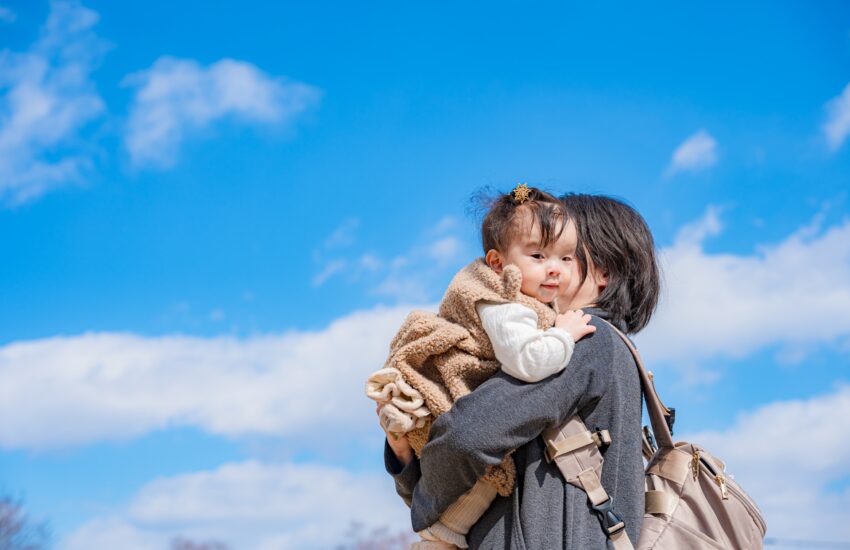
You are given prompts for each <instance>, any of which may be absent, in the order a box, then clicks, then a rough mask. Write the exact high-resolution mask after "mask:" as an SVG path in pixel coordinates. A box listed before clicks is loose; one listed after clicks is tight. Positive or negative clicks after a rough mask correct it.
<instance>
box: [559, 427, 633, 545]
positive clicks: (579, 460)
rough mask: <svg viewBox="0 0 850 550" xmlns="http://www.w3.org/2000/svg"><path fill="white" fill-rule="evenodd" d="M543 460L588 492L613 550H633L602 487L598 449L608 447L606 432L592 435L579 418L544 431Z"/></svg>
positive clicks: (597, 432)
mask: <svg viewBox="0 0 850 550" xmlns="http://www.w3.org/2000/svg"><path fill="white" fill-rule="evenodd" d="M543 441H544V442H545V443H546V460H547V461H549V462H552V461H554V462H555V465H556V466H557V467H558V469H559V470H560V471H561V474H562V475H563V476H564V479H565V480H566V481H567V483H569V484H570V485H574V486H575V487H578V488H579V489H581V490H582V491H584V492H585V493H587V499H588V500H589V501H590V505H591V508H593V511H594V512H596V515H597V516H598V517H599V521H600V523H601V524H602V530H603V531H604V532H605V535H606V536H607V537H608V540H610V541H611V544H612V545H613V546H614V548H615V549H616V550H633V547H632V543H631V541H630V540H629V537H628V536H627V535H626V524H625V522H624V521H623V520H622V519H621V518H620V516H619V515H617V513H616V512H614V509H613V500H612V499H611V498H610V497H609V496H608V493H607V492H606V491H605V488H604V487H602V482H601V480H600V476H601V475H602V463H603V462H604V460H603V458H602V453H601V452H599V449H600V448H604V447H607V446H608V445H610V444H611V435H610V434H609V433H608V430H597V431H595V432H591V431H590V430H588V429H587V427H586V426H585V425H584V422H583V421H582V419H581V417H579V415H574V416H573V417H571V418H570V419H569V420H567V421H566V422H565V423H564V424H562V425H560V426H557V427H553V428H549V429H547V430H546V431H545V432H543Z"/></svg>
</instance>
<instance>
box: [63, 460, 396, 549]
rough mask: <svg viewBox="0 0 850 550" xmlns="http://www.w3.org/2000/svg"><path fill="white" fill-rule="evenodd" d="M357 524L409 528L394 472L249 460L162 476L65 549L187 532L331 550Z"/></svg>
mask: <svg viewBox="0 0 850 550" xmlns="http://www.w3.org/2000/svg"><path fill="white" fill-rule="evenodd" d="M353 522H358V523H362V524H363V525H366V526H375V527H378V526H388V527H390V528H392V529H393V530H403V529H409V524H410V518H409V512H408V510H407V507H406V506H404V504H403V503H402V501H401V500H400V499H399V497H398V496H397V495H396V494H395V492H394V490H393V489H392V481H391V479H390V477H389V476H387V475H386V474H383V473H373V474H353V473H351V472H348V471H346V470H343V469H340V468H335V467H328V466H320V465H311V464H279V465H268V464H262V463H259V462H255V461H248V462H242V463H234V464H226V465H223V466H221V467H219V468H218V469H216V470H213V471H205V472H195V473H190V474H184V475H178V476H174V477H169V478H162V479H158V480H155V481H153V482H151V483H149V484H148V485H146V486H145V487H143V488H142V489H141V490H140V491H139V492H138V493H137V494H136V496H135V497H134V498H133V499H132V501H131V502H130V503H128V505H127V506H126V507H124V509H122V510H120V511H118V512H117V513H115V514H114V515H111V516H105V517H100V518H96V519H93V520H91V521H89V522H87V523H86V524H84V525H83V526H82V527H80V528H79V529H78V530H77V531H76V532H74V533H73V534H71V535H70V536H69V537H68V538H67V539H66V540H64V541H62V543H61V544H60V548H61V549H62V550H91V549H93V548H96V549H100V548H104V549H105V548H121V549H122V550H147V549H151V550H154V549H156V550H161V549H162V548H165V547H166V546H167V543H168V541H169V540H172V539H173V538H175V537H177V536H185V537H189V538H192V539H196V540H217V541H221V542H225V543H226V544H228V545H229V547H231V548H239V549H246V550H250V549H256V550H287V549H297V550H302V549H303V550H310V549H324V548H334V547H336V546H337V545H338V544H341V543H346V542H352V541H346V531H347V530H348V529H349V527H350V525H351V524H352V523H353Z"/></svg>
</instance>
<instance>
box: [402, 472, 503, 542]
mask: <svg viewBox="0 0 850 550" xmlns="http://www.w3.org/2000/svg"><path fill="white" fill-rule="evenodd" d="M495 498H496V488H495V487H493V485H491V484H489V483H487V482H485V481H482V480H480V479H479V480H478V482H476V483H475V485H474V486H473V487H472V489H470V490H469V491H467V492H466V493H464V494H463V495H461V497H460V498H459V499H457V501H455V502H454V503H453V504H452V505H451V506H449V507H448V509H447V510H446V511H445V512H444V513H443V515H442V516H440V520H439V521H438V522H437V523H435V524H434V525H432V526H431V527H429V528H428V529H425V530H424V531H420V532H419V535H420V536H421V537H422V538H423V539H424V540H423V541H421V543H420V542H417V543H414V545H413V546H411V550H432V549H433V550H448V549H455V548H467V544H466V535H467V533H469V530H470V529H471V528H472V526H473V525H475V524H476V523H477V522H478V520H479V519H481V516H483V515H484V512H486V511H487V509H488V508H489V507H490V504H492V503H493V500H494V499H495ZM425 543H434V544H443V545H445V546H417V545H419V544H425Z"/></svg>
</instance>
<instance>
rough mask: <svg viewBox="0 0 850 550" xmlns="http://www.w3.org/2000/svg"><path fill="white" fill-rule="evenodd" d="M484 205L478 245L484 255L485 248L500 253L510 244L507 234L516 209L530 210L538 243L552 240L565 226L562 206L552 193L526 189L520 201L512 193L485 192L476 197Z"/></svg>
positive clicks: (512, 225) (544, 243) (557, 236)
mask: <svg viewBox="0 0 850 550" xmlns="http://www.w3.org/2000/svg"><path fill="white" fill-rule="evenodd" d="M477 198H478V200H479V201H480V202H481V203H482V204H483V205H485V207H486V208H487V214H486V215H485V216H484V220H483V221H482V222H481V246H482V247H483V248H484V253H485V254H486V253H487V252H488V251H489V250H494V249H495V250H498V251H500V252H504V251H505V250H506V249H507V247H508V246H509V245H510V244H511V236H512V235H511V233H512V231H513V230H514V229H515V227H514V225H515V223H516V216H517V213H518V212H519V210H520V208H527V209H528V210H529V211H530V212H531V224H532V227H534V224H535V223H537V224H540V235H541V239H542V241H543V242H542V243H541V246H544V247H545V246H548V245H549V243H551V242H553V241H556V240H557V239H558V238H559V237H560V236H561V233H562V232H563V231H564V226H566V221H567V215H566V210H565V208H564V205H563V204H562V203H561V201H560V200H558V199H557V198H556V197H555V196H554V195H550V194H549V193H547V192H545V191H541V190H540V189H537V188H536V187H529V188H528V198H527V199H525V200H523V201H522V202H521V201H520V200H518V199H517V197H516V196H515V192H514V191H511V192H510V193H503V194H499V195H496V196H495V197H493V196H488V194H487V193H486V191H484V192H481V193H479V194H478V196H477Z"/></svg>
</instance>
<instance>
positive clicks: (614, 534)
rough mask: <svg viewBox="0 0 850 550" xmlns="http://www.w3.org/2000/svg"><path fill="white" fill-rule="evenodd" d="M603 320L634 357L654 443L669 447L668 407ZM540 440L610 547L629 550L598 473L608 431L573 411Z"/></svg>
mask: <svg viewBox="0 0 850 550" xmlns="http://www.w3.org/2000/svg"><path fill="white" fill-rule="evenodd" d="M603 321H604V319H603ZM605 322H606V323H607V324H608V325H609V326H610V327H611V328H612V329H614V332H615V333H616V334H617V335H618V336H619V337H620V338H621V339H622V340H623V342H624V343H625V344H626V346H627V347H628V348H629V351H630V352H631V354H632V357H634V360H635V364H636V365H637V368H638V373H639V375H640V381H641V388H642V391H643V395H644V399H645V401H646V408H647V411H648V413H649V419H650V422H651V424H652V431H653V433H654V434H655V437H656V440H657V443H658V445H659V446H660V447H663V448H671V449H672V448H673V435H672V433H671V431H670V426H671V424H672V416H673V413H672V410H671V409H668V408H667V407H665V406H664V404H663V403H662V402H661V399H660V398H659V397H658V393H657V392H656V391H655V385H654V383H653V381H652V375H651V374H650V373H648V372H647V370H646V368H644V366H643V361H642V360H641V358H640V355H639V354H638V352H637V350H636V349H635V347H634V344H632V342H631V340H629V339H628V337H627V336H626V335H625V334H623V333H622V332H621V331H620V330H619V329H618V328H617V327H615V326H614V325H612V324H611V323H608V321H605ZM543 441H544V442H545V444H546V459H547V461H549V462H551V461H554V462H555V465H556V466H557V467H558V469H559V470H560V471H561V474H562V475H563V476H564V479H565V480H566V481H567V483H569V484H571V485H574V486H576V487H578V488H579V489H581V490H582V491H584V492H585V493H587V499H588V500H589V501H590V505H591V508H593V511H594V512H596V514H597V516H599V520H600V522H601V524H602V530H603V531H604V532H605V534H606V536H607V537H608V540H610V541H611V544H612V546H613V547H614V548H615V549H616V550H633V548H634V547H633V546H632V543H631V541H630V540H629V537H628V536H627V535H626V530H625V529H626V524H625V522H624V521H623V520H622V518H621V517H620V516H619V515H618V514H617V513H616V512H615V511H614V508H613V499H612V498H611V497H610V496H609V495H608V493H607V492H606V491H605V488H604V487H602V481H601V476H602V464H603V462H604V459H603V457H602V453H601V452H600V449H601V448H605V447H607V446H608V445H610V444H611V436H610V434H609V433H608V430H596V431H595V432H591V431H590V430H588V429H587V426H585V424H584V421H582V419H581V417H580V416H579V415H578V414H575V415H573V416H572V417H570V418H569V419H567V421H566V422H565V423H564V424H562V425H560V426H556V427H552V428H549V429H547V430H546V431H544V432H543ZM645 444H646V440H645Z"/></svg>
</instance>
